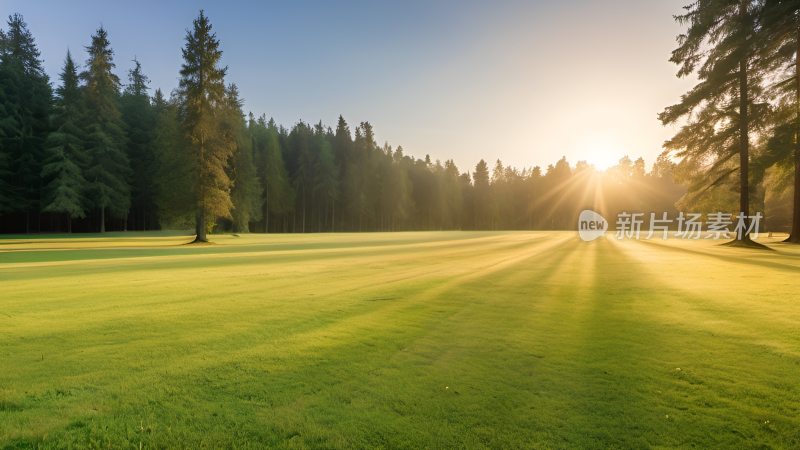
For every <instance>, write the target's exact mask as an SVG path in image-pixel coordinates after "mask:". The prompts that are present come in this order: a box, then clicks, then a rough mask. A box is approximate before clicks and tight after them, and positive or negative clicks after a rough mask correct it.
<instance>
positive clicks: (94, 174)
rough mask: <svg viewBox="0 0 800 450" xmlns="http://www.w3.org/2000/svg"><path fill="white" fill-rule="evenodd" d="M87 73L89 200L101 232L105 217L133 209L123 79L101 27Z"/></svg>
mask: <svg viewBox="0 0 800 450" xmlns="http://www.w3.org/2000/svg"><path fill="white" fill-rule="evenodd" d="M85 48H86V51H87V52H88V53H89V58H88V59H87V60H86V70H84V71H83V72H82V73H81V79H82V80H83V82H84V86H83V89H84V92H85V99H86V111H87V114H86V122H85V123H86V125H85V130H86V148H87V150H88V153H89V156H90V157H91V163H90V164H89V167H88V168H87V169H86V171H85V174H84V177H85V178H86V180H87V182H88V197H89V200H90V201H91V202H92V204H93V206H94V207H95V208H98V209H99V211H100V232H101V233H104V232H105V231H106V226H105V222H106V220H105V214H106V211H108V212H109V213H110V214H111V216H112V217H116V218H124V217H126V215H127V214H128V211H129V210H130V202H131V196H130V185H129V184H128V179H129V177H130V176H131V170H130V163H129V160H128V157H127V155H126V146H127V137H126V134H125V131H124V127H125V125H124V123H123V122H122V119H121V114H120V112H119V110H118V109H117V105H118V102H119V96H120V87H121V84H120V81H119V77H117V76H116V75H114V74H113V73H112V72H111V70H112V69H114V68H115V67H116V65H115V64H114V51H113V50H112V49H111V44H110V43H109V41H108V33H107V32H106V30H105V29H104V28H103V27H102V26H101V27H100V28H99V29H98V30H97V34H95V35H92V43H91V45H89V46H87V47H85Z"/></svg>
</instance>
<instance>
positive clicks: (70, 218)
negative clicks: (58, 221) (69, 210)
mask: <svg viewBox="0 0 800 450" xmlns="http://www.w3.org/2000/svg"><path fill="white" fill-rule="evenodd" d="M67 233H69V234H72V217H71V216H70V215H69V214H67Z"/></svg>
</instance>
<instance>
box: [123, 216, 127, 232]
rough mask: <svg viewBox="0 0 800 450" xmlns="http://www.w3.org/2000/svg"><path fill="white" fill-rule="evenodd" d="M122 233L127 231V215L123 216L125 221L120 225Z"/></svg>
mask: <svg viewBox="0 0 800 450" xmlns="http://www.w3.org/2000/svg"><path fill="white" fill-rule="evenodd" d="M122 231H128V215H127V214H125V221H124V222H123V225H122Z"/></svg>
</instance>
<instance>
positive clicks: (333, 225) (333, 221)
mask: <svg viewBox="0 0 800 450" xmlns="http://www.w3.org/2000/svg"><path fill="white" fill-rule="evenodd" d="M331 208H332V209H331V233H333V232H334V231H336V200H334V201H333V205H332V206H331Z"/></svg>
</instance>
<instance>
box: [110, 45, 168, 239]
mask: <svg viewBox="0 0 800 450" xmlns="http://www.w3.org/2000/svg"><path fill="white" fill-rule="evenodd" d="M133 63H134V67H133V69H130V70H129V71H128V85H127V86H125V90H124V91H123V93H122V97H121V98H120V113H121V114H122V116H121V117H122V121H123V122H124V123H125V126H126V130H127V136H128V158H129V161H130V165H131V172H132V174H133V175H132V177H131V178H132V183H131V185H132V186H131V187H132V192H131V212H132V216H133V218H134V220H133V221H132V224H133V228H134V229H141V230H145V229H147V228H148V224H150V225H149V227H152V223H153V222H154V221H153V219H152V218H153V217H154V216H155V213H156V211H155V203H154V195H155V192H154V191H153V189H152V186H153V177H154V175H155V171H156V165H155V149H154V148H153V147H154V141H155V139H156V127H157V123H158V112H157V111H156V107H154V106H153V105H151V104H150V97H149V96H148V94H147V90H148V89H149V88H148V87H147V84H148V83H149V81H150V80H149V79H148V78H147V76H146V75H145V74H144V73H143V72H142V65H141V63H140V62H139V61H138V60H136V59H134V60H133ZM158 95H161V94H160V91H159V92H158ZM163 100H164V99H163V95H161V97H160V101H162V102H163ZM127 222H128V221H127V220H126V223H127Z"/></svg>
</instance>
